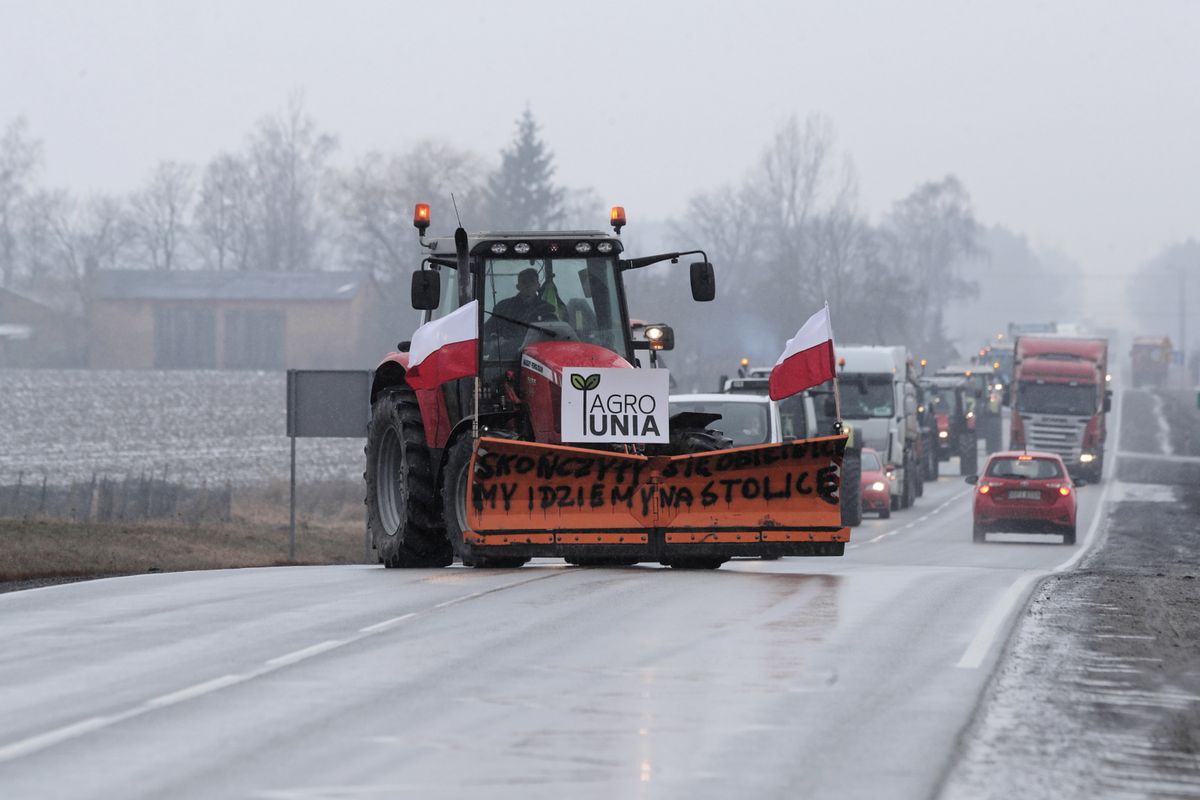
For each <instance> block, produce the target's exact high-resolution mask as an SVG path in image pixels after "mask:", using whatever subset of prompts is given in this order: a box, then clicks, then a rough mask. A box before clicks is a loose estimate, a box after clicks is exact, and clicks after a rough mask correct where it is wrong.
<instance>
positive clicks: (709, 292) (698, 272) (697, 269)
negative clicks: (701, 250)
mask: <svg viewBox="0 0 1200 800" xmlns="http://www.w3.org/2000/svg"><path fill="white" fill-rule="evenodd" d="M716 296H717V276H716V273H714V272H713V265H712V264H710V263H708V262H707V261H696V262H695V263H693V264H692V299H693V300H695V301H696V302H697V303H707V302H708V301H710V300H712V299H713V298H714V297H716Z"/></svg>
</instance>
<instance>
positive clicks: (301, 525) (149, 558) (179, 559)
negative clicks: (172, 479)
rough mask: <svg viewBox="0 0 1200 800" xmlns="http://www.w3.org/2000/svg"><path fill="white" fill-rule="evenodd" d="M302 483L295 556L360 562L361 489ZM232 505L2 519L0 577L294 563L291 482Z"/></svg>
mask: <svg viewBox="0 0 1200 800" xmlns="http://www.w3.org/2000/svg"><path fill="white" fill-rule="evenodd" d="M304 488H305V491H303V492H297V494H298V501H299V502H298V503H297V506H298V509H297V511H298V515H297V519H296V562H295V563H298V564H358V563H362V562H363V560H364V552H363V525H364V522H363V518H362V497H361V493H360V492H361V490H360V489H359V488H358V487H357V486H337V487H334V486H328V485H327V486H322V487H319V488H317V487H304ZM232 506H233V507H232V509H231V510H232V515H231V516H232V519H231V521H229V522H199V523H197V522H193V521H188V520H182V519H179V520H165V521H144V522H82V523H81V522H73V521H69V520H59V519H37V518H35V519H25V520H21V519H0V582H17V581H39V580H58V579H65V578H74V577H102V576H108V575H130V574H135V573H141V572H178V571H181V570H194V569H229V568H235V567H268V566H280V565H284V564H287V563H289V562H288V561H287V549H288V510H287V490H286V484H285V485H284V486H283V487H276V486H270V487H266V488H259V489H255V490H245V491H243V490H235V494H234V497H233V503H232Z"/></svg>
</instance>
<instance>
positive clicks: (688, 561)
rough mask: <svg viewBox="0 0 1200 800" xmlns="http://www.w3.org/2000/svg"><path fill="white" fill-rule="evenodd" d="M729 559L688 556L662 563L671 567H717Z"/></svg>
mask: <svg viewBox="0 0 1200 800" xmlns="http://www.w3.org/2000/svg"><path fill="white" fill-rule="evenodd" d="M728 560H729V559H727V558H721V557H720V556H711V557H706V556H687V557H683V558H675V559H672V560H670V561H664V562H662V563H663V564H665V565H667V566H668V567H670V568H671V569H717V568H718V567H720V566H721V565H722V564H724V563H725V562H726V561H728Z"/></svg>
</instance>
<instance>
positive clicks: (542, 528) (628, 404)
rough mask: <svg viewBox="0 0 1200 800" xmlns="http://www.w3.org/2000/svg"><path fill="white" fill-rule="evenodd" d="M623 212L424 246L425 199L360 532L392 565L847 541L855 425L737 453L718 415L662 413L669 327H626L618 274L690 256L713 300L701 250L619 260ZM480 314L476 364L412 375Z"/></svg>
mask: <svg viewBox="0 0 1200 800" xmlns="http://www.w3.org/2000/svg"><path fill="white" fill-rule="evenodd" d="M612 222H613V227H614V230H615V233H616V235H611V234H606V233H603V232H599V231H561V232H542V233H480V234H467V232H466V231H464V230H463V229H462V228H459V229H458V230H457V231H456V232H455V235H454V238H452V239H450V238H445V239H431V240H426V239H425V232H426V229H427V228H428V226H429V207H428V206H426V205H424V204H421V205H418V206H417V212H416V215H415V217H414V224H415V225H416V227H417V228H418V230H419V231H420V235H421V243H422V245H423V246H424V247H425V249H426V251H427V255H426V256H425V258H424V259H423V261H422V263H421V268H420V269H419V270H417V271H416V272H415V273H414V275H413V281H412V303H413V307H414V308H417V309H419V310H421V311H423V312H424V317H423V322H424V324H423V325H422V327H421V328H420V329H419V330H418V333H417V334H416V335H414V338H413V342H412V343H409V342H402V343H401V345H400V347H399V349H398V351H397V352H393V353H391V354H389V355H388V356H387V358H385V359H384V360H383V362H382V363H381V364H380V365H379V367H378V368H377V369H376V371H375V377H374V384H373V386H372V390H371V422H370V426H369V431H368V439H367V447H366V456H367V469H366V482H367V508H368V525H369V527H370V533H371V538H372V541H373V543H374V546H375V549H376V551H377V553H378V556H379V559H380V561H382V562H383V563H384V564H386V565H387V566H389V567H432V566H445V565H449V564H450V563H451V562H452V561H453V559H454V558H455V557H456V556H457V557H458V558H459V559H460V560H461V561H462V562H463V563H464V564H466V565H473V566H491V567H516V566H520V565H522V564H524V563H525V562H526V561H528V560H529V559H530V558H531V557H535V556H553V557H559V558H565V559H567V560H568V561H570V562H572V563H576V564H634V563H637V562H639V561H657V562H660V563H663V564H667V565H670V566H674V567H692V568H714V567H717V566H720V564H722V563H723V562H724V561H726V560H728V559H729V558H730V557H732V556H763V555H767V556H771V555H841V554H842V552H843V548H844V546H845V542H846V541H847V540H848V538H849V531H848V530H847V529H846V528H844V527H842V525H841V521H840V519H839V512H838V488H839V477H840V467H841V459H842V454H843V452H844V449H845V437H844V436H842V437H823V438H818V439H810V440H805V441H796V442H785V443H782V444H767V445H760V446H755V447H745V448H735V449H730V442H729V440H728V439H727V438H726V437H725V436H723V435H722V434H721V433H720V425H719V422H718V420H719V415H714V414H698V413H682V414H676V415H674V416H670V417H668V416H666V415H665V414H666V408H667V402H666V396H665V395H666V388H665V387H666V385H667V382H666V378H667V375H666V370H665V369H654V368H653V361H652V359H647V362H650V363H648V364H647V365H646V366H644V367H643V366H641V364H640V362H639V360H638V359H637V358H636V351H639V350H646V351H651V352H654V353H656V352H658V351H662V350H670V349H672V347H673V346H674V334H673V332H672V330H671V329H670V328H669V327H668V326H666V325H651V326H645V328H644V330H643V332H642V334H643V335H642V336H640V337H639V338H638V339H637V340H636V341H635V340H634V339H633V338H632V337H631V335H630V320H629V315H628V310H627V307H626V296H625V288H624V284H623V280H622V277H623V274H624V273H625V272H628V271H630V270H635V269H642V268H645V267H648V266H650V265H652V264H657V263H661V262H671V263H678V262H679V259H680V258H682V257H684V256H688V255H693V254H694V255H698V256H700V260H698V261H696V262H695V263H692V264H691V275H690V277H691V289H692V296H693V298H694V299H695V300H696V301H699V302H707V301H710V300H712V299H713V298H714V296H715V279H714V274H713V267H712V264H710V263H709V261H708V258H707V257H706V256H705V254H704V253H703V251H700V250H693V251H686V252H673V253H663V254H659V255H652V256H645V257H641V258H629V259H627V258H623V253H622V250H623V248H622V243H621V239H620V237H619V234H620V229H621V226H622V225H624V222H625V218H624V211H623V210H622V209H620V208H614V209H613V215H612ZM452 316H453V317H454V320H451V317H452ZM471 317H474V320H473V323H474V327H473V328H472V331H473V333H472V334H471V336H473V337H474V338H473V339H471V338H470V337H466V338H464V337H462V336H460V337H459V338H460V339H463V341H459V342H457V344H459V345H462V344H468V343H469V344H470V345H471V346H472V347H473V348H474V349H469V348H466V349H462V350H461V351H460V353H459V357H461V358H466V357H467V356H464V355H462V354H463V353H469V354H470V355H469V357H470V358H471V359H473V362H472V363H471V364H470V365H469V368H468V369H467V370H465V371H461V372H459V373H455V374H456V375H457V377H454V378H453V379H450V380H444V381H440V380H436V378H435V379H434V380H435V382H434V383H432V384H431V383H430V380H431V379H430V377H429V376H428V375H426V374H425V373H426V372H428V371H429V367H428V364H429V359H426V360H425V361H419V360H418V361H414V362H413V365H412V368H411V370H412V374H411V375H410V374H409V373H410V359H412V358H413V357H414V353H413V352H410V350H414V351H415V350H416V344H417V342H418V338H419V337H420V340H421V342H422V348H423V349H422V351H421V352H422V355H423V354H424V352H425V351H427V350H428V349H429V347H430V346H431V345H428V342H429V341H430V340H435V339H437V337H438V336H442V333H440V331H442V328H443V327H447V326H449V325H450V324H451V322H453V324H456V325H460V326H461V325H464V324H470V323H471V322H472V320H471ZM439 325H441V326H442V327H439ZM443 338H445V337H444V336H443ZM453 338H454V337H453V336H450V339H453ZM436 344H437V342H435V345H436ZM451 349H453V347H446V348H444V349H443V350H442V351H439V352H449V350H451ZM460 367H461V364H460ZM418 375H422V381H421V382H419V381H417V380H416V378H417V376H418ZM602 377H603V382H602V381H601V378H602ZM655 379H658V380H657V381H656V380H655ZM414 384H416V385H414ZM643 384H645V385H646V386H650V385H651V384H653V385H654V386H658V385H661V386H662V387H663V389H662V393H661V395H657V394H655V392H654V391H651V390H649V389H647V390H645V391H643V390H642V389H641V388H638V387H641V386H642V385H643ZM608 386H614V387H625V388H623V389H615V390H610V389H606V387H608ZM629 386H634V387H635V388H633V389H630V388H628V387H629ZM580 425H582V432H580Z"/></svg>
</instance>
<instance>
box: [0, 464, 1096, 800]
mask: <svg viewBox="0 0 1200 800" xmlns="http://www.w3.org/2000/svg"><path fill="white" fill-rule="evenodd" d="M952 465H953V462H952ZM951 471H953V466H952V467H951ZM1106 490H1107V489H1106V484H1101V485H1097V486H1088V487H1085V488H1084V489H1082V490H1081V492H1080V506H1081V513H1080V526H1079V530H1080V536H1079V539H1080V544H1079V545H1078V546H1075V547H1067V546H1064V545H1062V544H1060V543H1059V542H1060V539H1059V537H1054V536H1047V537H1037V536H1024V537H1021V536H993V537H992V541H989V543H988V544H986V545H977V544H974V543H972V542H971V535H970V508H969V501H970V493H969V487H967V486H966V485H965V484H964V483H963V482H962V481H961V480H959V479H958V478H953V477H944V478H943V479H942V480H941V481H940V482H938V483H937V484H936V485H930V486H927V489H926V493H925V497H924V498H922V499H921V500H920V501H918V505H917V506H916V507H915V508H913V509H911V510H909V511H906V512H902V513H898V514H895V515H893V517H892V519H890V520H887V521H882V520H876V519H869V520H868V521H867V522H866V523H865V524H864V525H862V526H861V527H860V528H858V529H856V530H855V531H854V536H853V540H852V544H851V548H850V549H849V550H848V551H847V554H846V556H845V557H843V558H838V559H834V558H824V559H818V558H812V559H783V560H780V561H774V562H763V561H738V562H734V563H730V564H727V565H725V566H724V567H722V568H721V569H720V570H718V571H716V572H680V571H672V570H666V569H658V568H651V567H636V568H630V569H578V568H570V567H566V566H563V565H562V564H561V562H559V563H552V562H544V563H534V564H531V565H529V566H526V567H524V568H522V569H520V570H515V571H500V570H471V569H464V568H461V567H454V568H450V569H444V570H421V571H399V570H384V569H383V568H376V567H365V566H364V567H311V568H300V567H297V568H277V569H254V570H237V571H222V572H197V573H182V574H161V575H145V576H137V577H128V578H116V579H109V580H99V581H93V582H87V583H79V584H72V585H65V586H57V587H50V588H46V589H37V590H31V591H25V592H14V593H11V594H7V595H0V641H3V642H4V647H3V648H0V796H2V797H6V798H24V797H49V796H54V797H81V798H82V797H96V798H111V797H128V798H134V797H171V798H175V799H177V800H181V799H182V798H189V797H251V798H334V797H353V798H362V797H410V796H411V797H422V798H425V797H464V796H486V797H514V798H518V797H519V798H525V797H572V798H579V797H598V798H599V797H603V798H610V797H639V796H646V797H687V798H693V797H729V796H733V795H735V794H738V795H741V796H748V797H839V798H846V797H864V798H866V797H870V798H878V797H889V798H910V797H911V798H919V797H927V796H929V795H930V794H931V793H933V792H934V791H935V790H936V787H937V785H938V781H939V779H940V778H941V776H942V775H943V774H944V772H945V770H946V769H947V768H948V766H949V764H950V763H951V760H952V758H953V756H954V752H955V743H956V737H957V736H958V734H959V732H960V731H961V730H962V729H963V728H964V726H965V725H966V724H967V722H968V721H969V719H970V716H971V714H972V712H973V710H974V708H975V706H976V703H977V701H978V699H979V696H980V693H981V692H982V690H983V688H984V685H985V683H986V681H987V678H988V676H989V673H990V671H991V668H992V667H993V666H994V664H995V661H996V658H997V657H998V653H999V651H1000V649H1001V646H1002V644H1003V640H1004V638H1005V636H1006V634H1007V632H1008V630H1009V629H1010V628H1011V624H1012V620H1013V617H1014V616H1015V614H1016V612H1017V609H1018V608H1020V607H1023V605H1024V601H1025V599H1026V598H1027V596H1028V593H1029V591H1030V589H1031V587H1032V585H1033V582H1034V580H1035V579H1036V578H1037V577H1038V576H1040V575H1043V574H1045V572H1047V571H1050V570H1054V569H1055V568H1059V567H1062V566H1063V565H1064V563H1065V562H1067V561H1068V560H1070V559H1072V558H1074V557H1075V556H1076V555H1077V554H1079V553H1080V552H1081V550H1082V549H1083V548H1085V547H1086V546H1087V545H1088V543H1089V542H1090V541H1091V537H1090V536H1086V535H1085V533H1087V532H1089V530H1090V531H1091V532H1092V533H1094V530H1095V526H1094V525H1092V522H1093V520H1094V519H1095V514H1096V509H1097V506H1098V501H1099V499H1100V495H1101V494H1102V493H1103V492H1105V491H1106ZM1001 539H1004V540H1005V541H999V540H1001Z"/></svg>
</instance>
